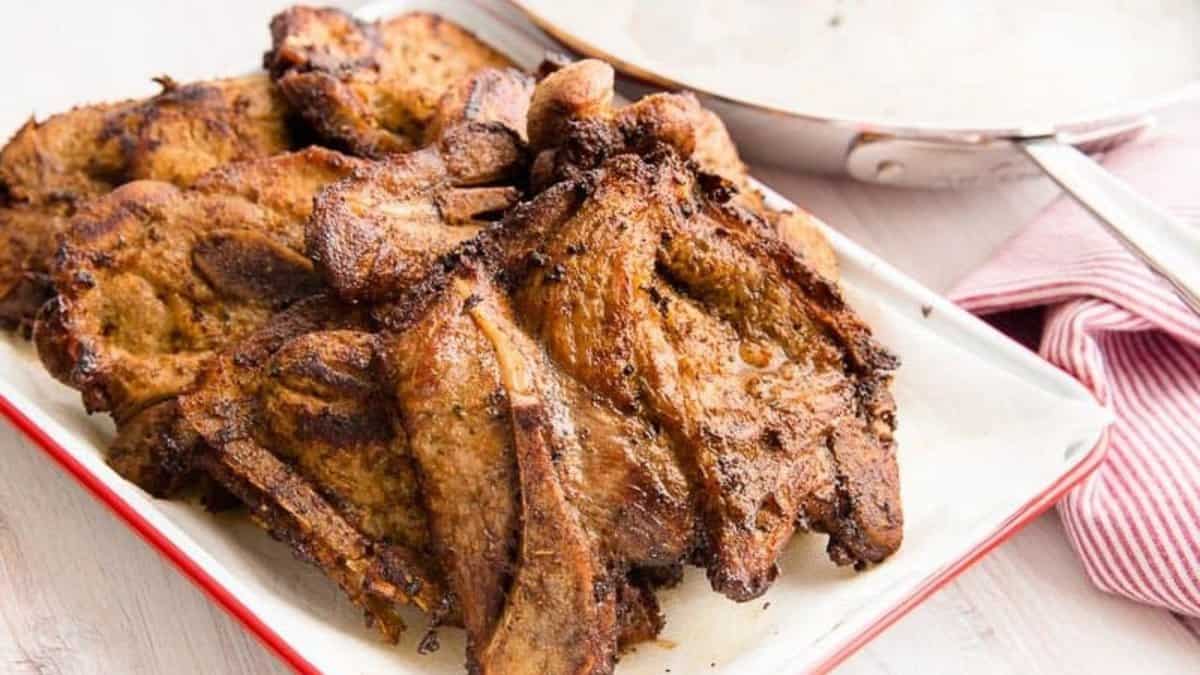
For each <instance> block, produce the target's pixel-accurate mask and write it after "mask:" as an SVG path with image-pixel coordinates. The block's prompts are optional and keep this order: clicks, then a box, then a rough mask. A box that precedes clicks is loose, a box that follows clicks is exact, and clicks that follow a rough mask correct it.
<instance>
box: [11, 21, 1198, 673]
mask: <svg viewBox="0 0 1200 675" xmlns="http://www.w3.org/2000/svg"><path fill="white" fill-rule="evenodd" d="M189 4H190V3H189ZM282 4H285V3H282V2H278V1H274V0H255V1H252V2H244V1H243V2H237V1H236V0H216V1H214V0H210V1H209V2H206V3H203V5H202V8H198V7H192V6H188V5H187V4H184V3H160V2H155V1H154V0H136V1H133V2H115V3H114V2H110V3H88V2H56V3H46V2H40V3H5V4H4V6H3V7H2V8H0V63H3V64H5V85H6V86H5V94H4V95H3V96H0V133H6V132H7V131H8V130H10V129H15V128H16V126H17V125H18V124H20V122H21V121H22V120H23V119H24V118H25V117H27V116H28V115H29V114H30V113H31V112H35V111H36V112H37V114H39V115H44V114H47V113H52V112H55V111H57V110H60V109H63V108H67V107H70V105H72V104H74V103H78V102H81V101H88V100H98V99H105V98H112V97H118V96H125V95H142V94H146V93H150V92H151V91H152V89H151V88H150V87H149V86H148V85H147V79H148V78H149V77H150V76H152V75H156V74H159V73H163V72H166V73H170V74H172V75H173V76H175V77H176V78H177V79H179V80H181V81H186V80H191V79H198V78H201V77H210V76H213V75H219V74H228V73H236V72H240V71H244V70H246V69H247V68H248V67H249V66H252V65H254V64H256V63H257V60H258V58H259V55H260V54H261V52H262V50H263V49H264V48H265V46H266V42H267V35H266V29H265V26H266V21H267V19H268V18H269V17H270V15H271V14H272V13H273V11H275V10H276V9H277V8H278V7H279V6H280V5H282ZM756 175H757V176H758V177H759V178H760V179H762V180H763V181H764V182H766V183H767V184H769V185H772V186H774V187H775V188H776V189H778V190H779V191H780V192H782V193H784V194H785V195H787V196H789V197H791V198H792V199H793V200H795V201H796V202H797V203H799V204H801V205H803V206H805V207H806V208H808V209H809V210H811V211H813V212H814V213H816V214H817V215H818V216H820V217H821V218H822V219H824V220H825V221H826V222H828V223H831V224H834V225H835V226H837V227H838V228H840V229H842V230H843V231H844V232H846V233H847V234H849V235H850V236H851V237H853V238H855V239H856V240H858V241H859V242H861V243H863V244H865V245H866V246H867V247H868V248H870V249H872V250H874V251H875V252H877V253H879V254H881V255H882V256H883V257H885V258H887V259H888V260H890V261H892V262H893V263H894V264H896V265H897V266H899V267H900V268H901V269H903V270H905V271H907V272H908V273H910V274H912V275H913V276H914V277H916V278H917V279H919V280H921V281H922V282H924V283H925V284H927V285H929V286H930V287H932V288H934V289H935V290H946V289H948V288H949V287H951V286H952V285H953V283H954V282H955V281H957V280H958V279H960V278H961V277H962V276H963V275H964V274H965V273H967V272H968V271H970V270H971V269H973V268H974V267H975V266H977V265H978V264H979V263H980V262H981V261H982V260H984V259H986V258H987V256H988V255H989V253H990V252H991V251H992V250H994V248H995V247H996V246H997V245H998V244H999V243H1001V242H1002V241H1003V240H1005V239H1006V238H1007V237H1008V236H1010V235H1011V234H1012V233H1013V232H1014V231H1015V230H1016V229H1017V228H1018V227H1019V226H1020V225H1021V224H1023V223H1025V222H1027V221H1028V220H1029V219H1030V217H1031V216H1032V215H1033V214H1035V213H1036V212H1037V211H1038V210H1039V209H1040V208H1041V207H1042V206H1044V205H1045V204H1046V203H1047V202H1049V201H1050V200H1051V199H1053V198H1054V195H1055V190H1054V188H1053V187H1052V186H1050V185H1048V184H1047V183H1045V182H1042V181H1031V182H1025V183H1021V184H1015V185H1007V186H1003V187H999V188H994V189H985V190H975V191H968V192H912V191H899V190H891V189H887V188H878V187H869V186H863V185H858V184H853V183H849V182H846V181H841V180H832V179H824V178H815V177H805V176H795V175H790V174H788V173H785V172H780V171H776V170H770V169H765V168H763V169H760V170H757V171H756ZM1198 671H1200V640H1198V639H1197V637H1196V636H1194V635H1193V634H1192V633H1190V632H1189V631H1188V630H1186V629H1185V628H1184V627H1183V626H1182V624H1180V623H1179V622H1178V621H1177V620H1175V619H1174V618H1173V617H1171V616H1170V615H1169V614H1167V613H1166V612H1163V611H1160V610H1156V609H1152V608H1149V607H1143V606H1139V605H1136V604H1134V603H1131V602H1127V601H1125V600H1122V599H1120V598H1116V597H1112V596H1108V595H1105V594H1102V593H1100V592H1098V591H1096V590H1094V589H1093V588H1092V587H1091V586H1090V585H1089V584H1088V582H1087V580H1086V579H1085V577H1084V573H1083V569H1082V567H1081V566H1080V565H1079V563H1078V562H1077V561H1076V559H1075V558H1074V556H1073V554H1072V552H1071V550H1070V547H1069V545H1068V543H1067V540H1066V538H1065V536H1064V534H1063V531H1062V527H1061V525H1060V524H1059V522H1058V520H1057V516H1056V515H1055V514H1054V513H1050V514H1047V515H1045V516H1043V517H1042V518H1040V519H1038V520H1037V521H1035V522H1034V523H1033V524H1031V525H1030V526H1029V527H1028V528H1026V529H1025V530H1024V531H1023V532H1021V533H1020V534H1019V535H1017V536H1016V537H1015V538H1013V539H1012V540H1011V541H1009V542H1008V543H1006V544H1004V545H1002V546H1001V547H1000V548H998V549H997V550H996V551H994V552H993V553H992V554H990V555H989V556H987V557H986V558H984V559H983V560H982V561H981V562H980V563H979V564H977V565H976V566H975V567H973V568H972V569H970V570H968V571H967V572H966V573H965V574H963V575H962V576H960V577H959V578H958V579H957V580H955V581H954V582H953V583H951V584H950V585H949V586H947V587H946V588H944V589H943V590H941V591H940V592H938V593H937V594H935V595H934V596H933V597H932V598H930V599H929V600H928V601H927V602H925V603H924V604H923V605H921V606H920V607H918V608H917V609H916V610H914V611H913V612H912V613H911V614H909V615H908V616H907V617H905V618H903V619H901V620H900V622H899V623H897V624H896V625H895V626H893V627H892V628H891V629H889V630H888V631H886V632H885V633H884V634H883V635H881V636H880V637H879V638H877V639H876V640H874V641H873V642H872V643H870V644H869V645H868V646H867V647H866V648H864V649H863V650H862V651H861V652H859V653H858V654H857V655H855V656H853V657H852V658H851V659H850V660H849V661H848V662H847V663H846V664H845V665H844V666H843V668H842V672H847V673H864V674H866V673H874V674H883V673H910V672H920V673H962V672H972V673H1063V672H1080V673H1083V672H1086V673H1101V674H1104V673H1133V672H1138V673H1194V672H1198ZM0 672H4V673H37V674H39V675H41V674H56V673H71V674H73V673H170V674H172V675H176V674H186V673H255V674H257V673H282V672H285V668H284V667H283V666H282V665H281V664H280V663H279V662H278V661H277V660H276V659H275V658H274V657H273V656H272V655H271V654H270V653H268V652H267V651H266V650H264V649H263V648H262V647H261V646H260V645H259V644H258V643H257V642H255V640H254V639H253V638H252V637H250V636H249V635H248V634H247V633H246V632H245V631H244V630H243V629H242V628H241V626H240V625H239V624H237V623H236V622H235V621H233V620H232V619H230V618H229V617H228V616H226V615H225V614H224V612H223V611H222V610H220V609H218V608H217V607H216V606H214V605H212V604H211V603H210V602H208V600H207V599H205V597H204V596H203V595H202V594H201V593H200V592H199V591H198V590H197V589H195V588H194V587H193V586H192V585H191V583H190V582H188V581H187V580H185V579H184V578H183V577H182V576H180V575H179V574H178V573H177V572H176V571H175V570H174V569H173V568H172V567H171V566H170V565H169V564H167V563H166V562H165V561H164V560H162V559H161V558H160V557H159V556H158V555H157V554H156V553H155V552H154V551H152V550H151V549H150V548H149V547H147V546H146V545H145V544H144V543H142V541H141V540H139V539H138V538H137V537H136V536H135V535H134V534H133V533H132V532H130V531H129V530H128V529H126V527H125V526H124V525H123V524H122V523H121V522H120V521H118V520H117V519H116V518H115V517H114V516H112V515H111V514H110V513H109V512H108V511H106V510H105V509H104V508H103V507H102V506H100V505H99V504H98V503H97V502H95V501H93V500H92V498H91V497H90V496H89V495H88V494H86V493H85V492H84V491H83V490H82V489H81V488H80V487H78V486H77V485H76V484H75V483H74V482H73V481H72V480H71V479H70V478H69V477H67V476H66V475H65V474H64V473H62V472H61V471H60V470H59V469H58V468H57V467H56V466H55V465H53V464H52V463H51V462H50V461H49V460H48V459H47V458H46V457H45V456H44V455H43V454H42V453H41V451H40V450H38V449H37V448H35V447H34V446H32V445H31V444H30V443H29V442H28V441H26V440H25V439H24V438H23V437H22V436H21V435H20V434H19V433H18V432H17V431H16V430H15V429H13V428H12V427H10V426H7V425H4V424H2V423H0Z"/></svg>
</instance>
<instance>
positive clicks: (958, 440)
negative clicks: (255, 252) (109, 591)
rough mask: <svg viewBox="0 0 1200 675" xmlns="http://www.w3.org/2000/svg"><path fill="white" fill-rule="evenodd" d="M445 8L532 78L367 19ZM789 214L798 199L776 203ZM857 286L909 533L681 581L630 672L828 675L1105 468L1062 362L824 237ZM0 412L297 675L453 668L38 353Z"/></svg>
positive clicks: (491, 35)
mask: <svg viewBox="0 0 1200 675" xmlns="http://www.w3.org/2000/svg"><path fill="white" fill-rule="evenodd" d="M406 9H426V10H433V11H437V12H440V13H442V14H444V15H445V16H447V17H448V18H451V19H453V20H455V21H458V22H461V23H462V24H464V25H466V26H467V27H468V28H471V29H472V30H474V31H476V32H477V33H478V34H479V35H480V36H481V37H482V38H483V39H485V40H486V41H488V42H490V43H492V44H494V45H495V46H496V47H498V48H500V49H501V50H503V51H505V52H507V53H509V54H511V55H512V56H513V57H514V58H515V59H516V60H517V61H518V62H519V63H521V64H522V65H524V66H528V67H532V66H534V65H536V63H537V62H538V60H540V58H541V56H542V53H543V48H544V45H545V44H546V43H545V42H543V40H544V38H543V37H542V36H541V35H540V34H539V33H537V31H536V30H535V29H533V28H532V27H531V26H529V25H528V24H526V23H524V22H523V21H522V20H520V19H518V18H517V17H516V16H515V15H514V14H512V13H511V12H507V11H499V10H496V9H494V7H490V6H489V7H480V6H476V5H474V4H471V3H468V2H463V1H462V0H458V1H451V0H442V1H439V2H387V3H380V4H373V5H369V6H368V7H366V8H364V9H363V10H362V11H361V14H362V16H364V17H367V18H377V17H383V16H387V15H390V14H393V13H396V12H400V11H403V10H406ZM771 199H772V201H774V203H775V204H776V205H777V206H790V204H788V203H787V202H786V201H785V200H783V199H782V198H780V197H779V196H778V195H774V194H772V195H771ZM827 231H828V235H829V237H830V239H831V240H832V242H833V245H834V247H835V248H836V250H837V252H838V254H839V256H840V259H841V264H842V269H843V285H844V288H845V291H846V295H847V297H848V299H849V301H850V302H851V304H853V305H854V306H855V307H856V308H857V309H858V311H859V312H861V313H862V314H863V315H864V317H865V318H866V319H867V320H868V322H869V323H870V324H871V325H872V326H874V327H875V329H876V332H877V334H878V337H879V339H880V341H882V342H883V343H884V344H885V345H887V346H888V347H890V348H891V349H892V350H893V351H895V352H896V353H897V354H898V355H899V356H900V358H901V359H902V361H903V365H902V367H901V368H900V370H899V371H898V373H897V377H896V383H895V396H896V402H897V405H898V407H899V423H900V428H899V432H898V440H899V448H900V451H899V452H900V473H901V484H902V492H903V499H904V508H905V519H906V524H905V541H904V546H903V547H902V548H901V550H900V551H899V552H898V553H897V554H896V555H895V556H893V557H892V558H891V559H890V560H889V561H887V562H886V563H885V564H882V565H879V566H877V567H876V568H874V569H871V570H869V571H866V572H862V573H855V572H853V571H850V570H845V569H839V568H837V567H834V566H833V565H832V564H831V563H830V562H829V561H828V560H827V559H826V557H825V554H824V551H823V548H824V544H825V541H824V539H825V538H824V537H819V536H798V537H797V538H796V539H795V541H794V542H793V543H792V545H791V546H790V548H789V549H788V551H787V553H786V555H785V556H784V557H783V560H782V564H781V566H782V568H783V573H782V575H781V576H780V578H779V580H778V581H777V582H776V583H775V585H774V587H773V588H772V589H771V590H770V591H769V592H768V593H767V594H766V595H765V596H764V597H763V598H761V599H759V600H757V601H754V602H749V603H745V604H735V603H733V602H730V601H728V600H726V599H724V598H723V597H722V596H719V595H717V594H715V593H713V592H711V591H710V590H709V589H708V588H707V581H706V580H705V578H704V575H703V573H700V572H699V571H697V570H691V571H689V573H688V575H687V577H686V579H685V581H684V583H683V584H681V585H680V586H679V587H677V588H675V589H672V590H668V591H665V592H663V593H662V594H661V599H662V603H663V609H664V611H665V613H666V616H667V626H666V629H665V630H664V632H663V634H662V639H661V640H659V641H658V642H657V643H652V644H646V645H642V646H640V647H639V648H638V649H637V651H636V652H635V653H632V654H629V655H626V656H624V657H622V659H621V662H620V664H619V665H618V672H619V673H622V674H623V675H635V674H641V673H656V674H659V673H663V672H665V671H666V669H670V672H674V673H695V672H714V673H738V674H745V673H799V672H810V671H821V670H826V669H829V668H831V667H832V666H833V665H835V664H836V663H837V662H839V661H840V660H841V659H843V658H845V657H846V656H847V655H848V654H849V653H851V652H852V651H853V650H854V649H856V648H857V647H859V646H861V645H862V644H864V643H865V642H866V641H867V640H869V639H870V638H871V637H872V636H874V635H876V634H877V633H878V632H879V631H881V630H883V628H884V627H886V626H887V625H888V624H890V623H891V622H893V621H895V620H896V619H897V618H898V617H900V616H901V615H902V614H903V613H904V612H906V611H907V610H909V609H911V608H912V607H913V606H915V605H916V604H917V603H919V602H920V601H921V600H922V599H923V598H925V597H926V596H928V595H929V594H930V593H932V592H933V591H934V590H935V589H936V588H938V587H939V586H941V585H942V584H944V583H946V582H947V581H948V580H949V579H951V578H952V577H953V576H954V575H956V574H958V573H959V572H961V571H962V570H963V569H964V568H966V567H967V566H968V565H970V564H971V563H972V562H973V561H975V560H976V559H978V558H979V557H980V556H982V555H983V554H985V553H986V552H987V551H988V550H990V549H991V548H992V547H994V546H995V545H996V544H998V543H999V542H1000V541H1002V540H1004V539H1005V538H1007V537H1008V536H1011V535H1012V534H1013V533H1014V532H1015V531H1016V530H1018V529H1019V528H1020V527H1021V526H1022V525H1023V524H1025V523H1026V522H1028V521H1029V520H1030V519H1032V518H1033V517H1034V516H1036V515H1037V514H1038V513H1040V512H1041V511H1043V510H1044V509H1046V508H1047V507H1048V506H1049V505H1051V504H1052V503H1053V502H1054V501H1056V500H1057V499H1058V497H1059V496H1060V495H1062V493H1063V492H1064V491H1066V490H1067V489H1068V488H1069V487H1071V486H1072V485H1073V484H1075V483H1076V482H1078V481H1079V480H1080V479H1081V478H1083V477H1084V476H1085V475H1086V474H1087V473H1088V472H1089V471H1090V470H1091V469H1093V468H1094V467H1095V466H1096V464H1097V463H1098V462H1099V460H1100V456H1099V455H1100V453H1099V452H1098V451H1097V449H1096V448H1097V447H1098V442H1099V440H1100V438H1101V435H1102V433H1103V430H1104V428H1105V426H1106V425H1107V423H1108V421H1109V418H1108V415H1107V414H1106V412H1105V411H1104V410H1102V409H1101V408H1099V407H1098V406H1097V405H1096V404H1095V403H1094V402H1093V399H1092V398H1091V396H1090V395H1089V394H1088V392H1087V391H1086V390H1084V389H1083V388H1082V387H1081V386H1080V385H1079V384H1077V383H1076V382H1075V381H1073V380H1071V379H1070V378H1068V377H1066V376H1065V375H1063V374H1062V373H1061V372H1059V371H1058V370H1056V369H1054V368H1052V367H1050V366H1048V365H1046V364H1045V363H1044V362H1042V361H1040V360H1039V359H1037V358H1036V357H1035V356H1034V355H1032V354H1031V353H1029V352H1028V351H1026V350H1025V349H1023V348H1022V347H1020V346H1018V345H1017V344H1015V343H1013V342H1011V341H1010V340H1008V339H1007V338H1005V337H1004V336H1003V335H1001V334H999V333H997V332H995V331H993V330H992V329H991V328H989V327H988V326H987V325H986V324H984V323H982V322H980V321H978V320H977V319H975V318H973V317H971V316H970V315H968V314H966V313H964V312H963V311H961V310H959V309H957V308H956V307H954V306H953V305H952V304H950V303H948V302H947V301H945V300H944V299H942V298H940V297H939V296H937V295H936V294H934V293H933V292H931V291H929V290H927V289H925V288H923V287H921V286H920V285H919V284H917V283H916V282H915V281H913V280H911V279H909V278H907V277H905V276H904V275H902V274H900V273H899V272H897V271H896V270H895V269H893V268H892V267H891V266H889V265H888V264H887V263H885V262H884V261H882V260H880V259H878V258H876V257H875V256H873V255H872V254H870V253H868V252H867V251H865V250H864V249H862V248H860V247H859V246H857V245H855V244H854V243H853V242H851V241H849V240H847V239H845V238H844V237H842V236H840V235H839V234H837V233H836V232H834V231H832V230H827ZM0 412H3V413H4V414H5V415H6V416H7V417H8V418H9V419H10V420H11V421H12V423H13V424H14V425H16V427H17V428H19V429H20V430H22V431H23V432H25V433H26V434H28V435H29V437H30V438H32V439H33V440H34V441H35V442H36V443H37V444H38V445H40V446H41V447H42V448H43V449H44V450H45V451H46V453H47V454H48V455H49V456H50V457H51V458H52V459H54V460H55V461H57V462H58V463H59V464H60V465H62V467H63V468H64V469H65V470H67V471H68V472H70V473H71V474H72V475H74V476H75V477H76V478H77V479H78V480H79V481H80V482H81V483H82V484H83V485H84V486H86V487H87V488H88V489H89V490H91V491H92V493H93V494H95V495H96V496H97V497H98V498H99V499H100V500H101V501H103V502H104V503H105V504H106V505H108V506H109V507H110V508H112V509H113V510H114V511H115V512H116V513H117V514H118V515H119V516H121V517H122V518H123V519H124V520H125V521H126V522H128V523H129V525H130V526H131V527H132V528H134V529H135V530H136V531H137V532H139V533H140V534H141V535H142V536H143V537H144V538H145V539H146V541H147V542H149V543H150V544H151V545H153V546H154V547H156V548H157V549H158V550H159V551H161V552H162V553H163V554H164V555H165V556H167V557H168V558H169V559H170V560H171V561H172V562H174V563H175V564H176V565H177V566H178V567H179V569H180V570H181V571H182V572H183V573H185V574H186V575H188V576H189V577H191V578H192V579H193V580H194V581H195V582H196V583H197V584H198V585H199V586H200V587H201V588H203V589H204V590H205V591H206V592H207V593H209V595H210V596H211V597H212V598H213V599H214V600H215V601H217V602H218V603H220V604H221V605H223V606H224V607H225V608H226V609H227V610H229V611H230V612H231V613H232V614H233V615H234V616H236V617H237V618H238V619H239V620H241V621H242V622H243V623H244V624H245V625H246V627H247V628H248V629H250V630H251V631H252V632H253V633H255V634H256V635H257V636H258V637H260V638H261V639H262V641H263V642H264V643H266V644H267V645H268V646H269V647H271V648H272V649H273V650H275V651H276V652H277V653H278V654H279V656H280V657H282V658H283V659H284V660H285V661H287V662H288V663H289V664H290V665H292V666H293V667H294V668H296V669H297V670H298V671H301V672H329V673H334V672H339V673H340V672H344V673H365V674H370V673H380V674H382V673H388V674H391V675H395V674H401V673H406V674H407V673H461V672H462V663H463V637H462V634H461V631H458V630H453V629H447V630H443V631H441V649H440V651H438V652H437V653H435V654H432V655H427V656H422V655H419V654H417V650H416V642H417V640H418V638H419V636H420V634H421V630H422V629H421V626H422V625H423V622H422V619H421V617H420V616H419V615H416V614H415V613H414V614H413V615H412V616H411V617H409V621H408V623H409V625H410V626H412V627H413V629H412V630H410V632H409V633H408V634H406V636H405V637H404V638H403V639H402V641H401V643H400V645H398V646H391V645H386V644H383V643H381V642H380V641H378V640H377V639H376V637H375V634H374V633H373V632H372V631H370V630H368V629H366V628H365V627H364V626H363V625H362V622H361V619H360V617H359V614H358V612H357V611H356V610H355V609H354V608H353V607H352V606H350V605H349V603H348V602H346V601H344V600H343V599H342V598H341V597H340V594H339V593H338V591H337V590H336V589H335V588H334V586H333V584H332V583H330V582H329V581H327V580H326V579H324V578H323V577H322V576H321V575H320V574H319V573H317V572H316V571H315V570H314V569H313V568H311V567H309V566H307V565H305V564H303V563H301V562H299V561H297V560H295V559H293V557H292V556H291V554H290V552H289V551H288V550H287V549H286V548H285V547H284V546H283V545H281V544H278V543H276V542H274V541H271V540H270V539H269V538H268V537H267V536H266V535H265V534H263V532H262V531H261V530H259V529H258V528H257V527H255V526H253V525H251V524H249V523H248V522H246V519H245V518H244V517H243V516H240V515H238V514H224V515H220V516H213V515H211V514H208V513H205V512H204V511H203V510H202V509H201V508H200V507H198V506H195V505H192V504H185V503H175V502H167V501H159V500H155V499H152V498H150V497H148V496H147V495H146V494H144V493H143V492H141V491H140V490H138V489H137V488H136V487H134V486H132V485H131V484H129V483H126V482H125V481H124V480H123V479H121V478H120V477H119V476H117V475H116V474H115V473H114V472H113V471H112V470H111V469H109V468H108V467H107V466H106V465H105V464H104V461H103V457H102V448H103V447H104V446H105V445H106V442H107V440H108V438H109V437H110V435H111V433H112V430H111V426H110V425H109V423H108V422H107V421H106V420H105V419H103V418H102V417H100V416H95V417H89V416H88V415H86V414H85V413H84V412H83V407H82V405H81V404H80V402H79V397H78V395H77V394H76V393H75V392H73V391H71V390H68V389H67V388H65V387H63V386H62V385H60V384H58V383H56V382H55V381H53V380H52V379H51V378H50V377H49V376H48V375H46V374H45V372H43V370H42V368H41V366H40V365H39V364H38V362H37V359H36V357H35V355H34V353H33V351H32V349H31V348H30V347H29V345H28V344H27V343H25V342H24V341H22V340H19V339H16V338H13V337H5V338H3V340H2V341H0Z"/></svg>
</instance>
